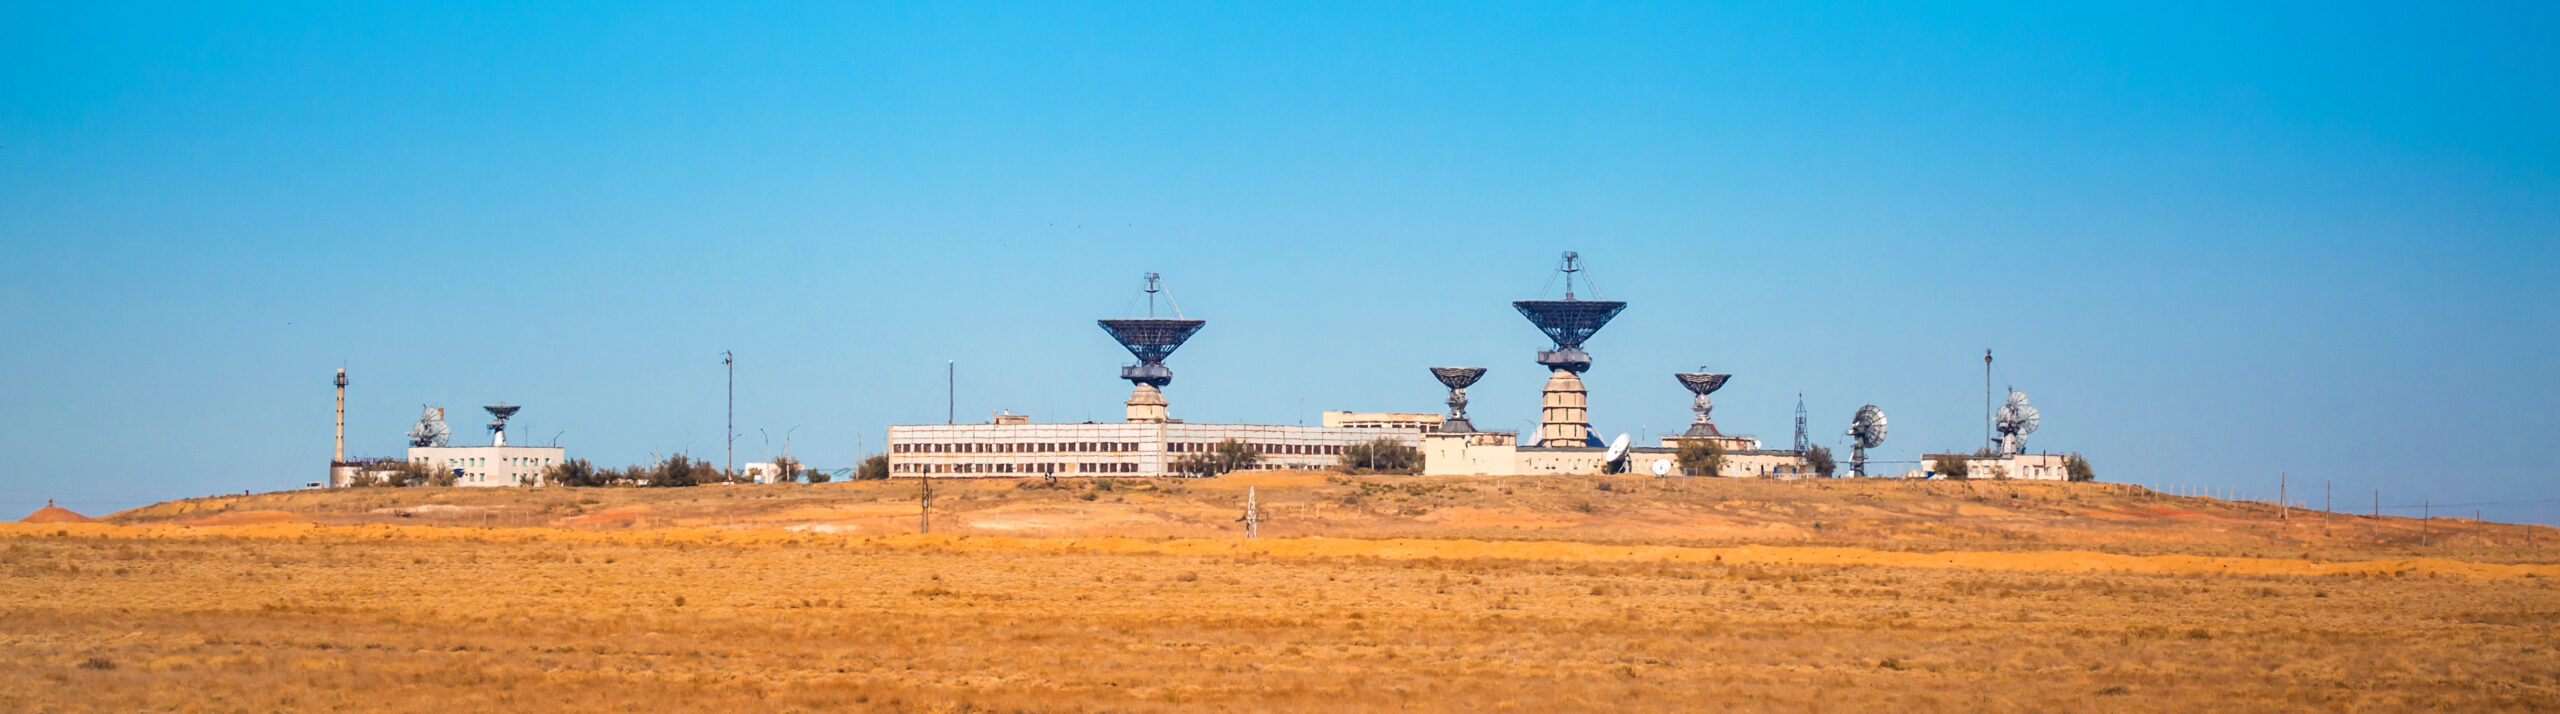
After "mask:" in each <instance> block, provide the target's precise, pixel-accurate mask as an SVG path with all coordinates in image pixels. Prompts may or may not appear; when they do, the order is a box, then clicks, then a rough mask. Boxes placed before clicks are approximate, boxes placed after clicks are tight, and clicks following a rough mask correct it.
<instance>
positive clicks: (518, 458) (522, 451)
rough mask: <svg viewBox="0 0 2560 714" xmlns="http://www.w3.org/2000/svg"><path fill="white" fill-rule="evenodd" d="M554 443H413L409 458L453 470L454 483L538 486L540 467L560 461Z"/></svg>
mask: <svg viewBox="0 0 2560 714" xmlns="http://www.w3.org/2000/svg"><path fill="white" fill-rule="evenodd" d="M564 454H565V451H564V450H563V449H561V448H560V447H557V446H413V447H409V461H410V462H411V463H416V464H420V465H424V466H426V467H427V468H430V469H434V470H436V471H437V472H438V473H449V474H453V485H456V486H540V485H542V470H543V469H544V468H546V467H549V466H551V465H552V464H557V463H560V460H561V459H562V458H563V455H564Z"/></svg>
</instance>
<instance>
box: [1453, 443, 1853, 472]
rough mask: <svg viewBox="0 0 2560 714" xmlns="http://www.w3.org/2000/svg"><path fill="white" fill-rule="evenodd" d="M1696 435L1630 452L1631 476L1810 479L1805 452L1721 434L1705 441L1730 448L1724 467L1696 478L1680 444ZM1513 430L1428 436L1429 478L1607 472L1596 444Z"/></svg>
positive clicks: (1633, 449) (1628, 457)
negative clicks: (1538, 440)
mask: <svg viewBox="0 0 2560 714" xmlns="http://www.w3.org/2000/svg"><path fill="white" fill-rule="evenodd" d="M1691 438H1692V437H1685V436H1666V437H1663V438H1662V445H1661V446H1658V447H1642V446H1639V447H1634V448H1630V449H1627V456H1626V472H1627V473H1630V474H1639V475H1646V476H1650V475H1653V464H1654V462H1657V461H1659V462H1662V463H1663V464H1664V465H1665V467H1666V470H1667V472H1668V473H1666V474H1664V475H1666V476H1691V475H1700V476H1707V475H1712V476H1724V477H1729V478H1742V477H1758V478H1799V477H1803V476H1807V475H1811V474H1809V473H1807V469H1806V467H1805V460H1804V455H1803V454H1798V453H1796V452H1793V451H1781V450H1770V449H1762V448H1760V440H1758V439H1753V438H1751V437H1747V436H1715V437H1707V438H1705V439H1704V440H1709V441H1714V442H1716V444H1717V445H1718V446H1721V447H1724V465H1723V467H1722V468H1720V469H1718V472H1717V473H1714V474H1690V473H1688V470H1687V469H1685V468H1682V467H1681V465H1680V446H1681V444H1682V442H1683V441H1686V440H1689V439H1691ZM1519 442H1520V438H1519V436H1518V435H1516V434H1511V433H1508V432H1478V433H1472V434H1439V433H1433V434H1424V435H1422V473H1423V474H1424V475H1427V476H1509V475H1522V474H1598V473H1603V472H1604V471H1605V470H1606V469H1605V468H1604V467H1605V464H1603V463H1602V457H1605V456H1607V455H1608V454H1607V452H1608V450H1607V449H1604V448H1600V447H1591V446H1521V445H1520V443H1519Z"/></svg>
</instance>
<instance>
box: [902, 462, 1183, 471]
mask: <svg viewBox="0 0 2560 714" xmlns="http://www.w3.org/2000/svg"><path fill="white" fill-rule="evenodd" d="M889 470H891V471H895V472H898V473H909V474H1133V473H1137V472H1138V465H1137V464H1095V463H1066V464H891V465H890V466H889Z"/></svg>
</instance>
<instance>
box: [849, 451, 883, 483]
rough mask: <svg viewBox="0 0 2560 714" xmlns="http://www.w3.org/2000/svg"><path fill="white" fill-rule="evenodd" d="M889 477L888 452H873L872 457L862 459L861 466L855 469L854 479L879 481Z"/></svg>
mask: <svg viewBox="0 0 2560 714" xmlns="http://www.w3.org/2000/svg"><path fill="white" fill-rule="evenodd" d="M888 477H889V455H888V454H872V455H871V458H867V459H863V460H862V466H861V467H859V468H856V469H854V470H853V479H854V480H856V481H878V480H881V479H885V478H888Z"/></svg>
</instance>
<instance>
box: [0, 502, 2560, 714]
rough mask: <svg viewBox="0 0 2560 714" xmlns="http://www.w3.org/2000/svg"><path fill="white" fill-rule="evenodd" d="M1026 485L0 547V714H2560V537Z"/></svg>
mask: <svg viewBox="0 0 2560 714" xmlns="http://www.w3.org/2000/svg"><path fill="white" fill-rule="evenodd" d="M1604 483H1607V484H1610V489H1609V490H1605V491H1604V490H1600V486H1599V485H1600V484H1604ZM1246 485H1252V486H1255V487H1256V488H1257V489H1258V490H1259V491H1260V496H1261V498H1262V500H1263V502H1264V503H1265V504H1266V505H1272V506H1274V507H1273V509H1272V510H1273V513H1274V516H1275V518H1276V520H1274V521H1273V522H1272V524H1271V525H1269V526H1267V527H1266V530H1265V536H1266V537H1264V538H1260V539H1254V540H1246V539H1243V538H1240V537H1239V535H1240V533H1239V526H1238V525H1237V524H1235V523H1233V520H1234V518H1235V514H1236V509H1235V508H1234V506H1235V505H1238V504H1240V502H1241V495H1240V494H1241V491H1242V489H1243V487H1244V486H1246ZM1020 486H1021V484H1017V483H1015V482H1010V481H1006V482H993V481H990V482H978V483H972V484H965V485H950V486H940V487H937V497H936V499H935V511H936V516H935V517H936V521H935V526H934V530H935V532H934V534H932V535H919V534H915V533H914V532H913V531H914V530H915V526H916V520H915V508H916V506H917V503H916V501H915V493H914V489H915V485H914V484H913V483H912V482H906V483H902V484H900V483H892V484H877V483H874V484H855V485H838V484H829V485H822V486H795V487H732V488H726V489H719V488H697V489H669V490H643V489H582V490H565V489H535V490H525V491H503V492H485V491H466V490H454V489H417V490H372V491H368V490H356V491H345V492H339V493H328V494H314V493H292V494H275V495H267V496H251V497H236V498H223V499H198V500H192V501H182V502H172V503H169V504H161V505H159V506H153V507H149V508H145V509H137V510H136V511H133V512H128V513H124V514H117V515H115V516H112V517H109V518H106V519H103V520H102V522H100V523H92V524H47V525H34V524H23V525H22V524H0V710H6V711H145V710H148V711H164V710H165V711H333V710H336V711H435V712H452V711H555V710H556V711H648V712H660V711H1174V710H1184V711H1187V710H1228V711H1258V710H1323V711H1370V710H1406V709H1421V710H1467V711H1553V710H1606V711H1674V710H1677V711H1691V710H1702V709H1730V710H1743V711H1901V710H1923V711H1935V710H1965V711H2407V710H2419V709H2436V710H2447V711H2504V710H2551V709H2555V708H2560V651H2555V649H2554V648H2555V647H2560V585H2556V584H2555V583H2560V565H2555V564H2554V563H2555V561H2560V558H2554V557H2553V556H2552V552H2551V551H2550V550H2548V549H2547V548H2548V547H2549V546H2550V545H2551V543H2550V541H2551V540H2552V539H2554V538H2555V534H2554V533H2553V529H2549V528H2542V529H2538V530H2537V531H2534V532H2532V534H2531V535H2530V536H2528V535H2527V531H2525V530H2524V529H2522V528H2520V527H2517V526H2506V525H2497V524H2474V523H2468V522H2455V523H2447V522H2444V521H2441V520H2439V521H2437V522H2433V523H2426V524H2418V523H2414V522H2408V521H2407V520H2406V519H2381V520H2374V519H2362V518H2349V517H2343V516H2332V517H2329V518H2328V522H2327V523H2326V524H2325V525H2323V524H2322V517H2321V516H2320V515H2319V514H2300V513H2297V514H2294V518H2292V519H2291V520H2284V521H2279V520H2276V519H2275V518H2274V517H2273V515H2272V510H2269V511H2268V513H2267V514H2260V513H2259V511H2260V510H2261V509H2272V507H2265V506H2260V505H2256V504H2227V503H2221V502H2210V501H2204V500H2202V499H2163V498H2159V497H2156V496H2152V495H2147V494H2142V493H2138V492H2135V491H2134V490H2132V489H2127V488H2125V487H2122V486H2109V485H2103V484H2078V485H2073V484H2043V485H2037V484H2007V483H1977V484H1944V483H1928V484H1915V483H1894V482H1868V483H1797V484H1779V483H1769V482H1732V481H1704V480H1701V481H1684V482H1671V483H1666V482H1657V481H1650V480H1642V479H1627V480H1622V481H1617V482H1610V481H1604V480H1599V479H1575V478H1547V479H1509V480H1505V479H1458V480H1435V479H1395V478H1373V479H1330V480H1328V479H1327V478H1325V477H1323V476H1320V475H1276V476H1255V477H1248V478H1238V479H1217V480H1212V481H1190V482H1165V483H1156V484H1150V483H1144V482H1121V483H1118V484H1115V485H1113V486H1112V487H1111V488H1110V489H1109V490H1098V489H1096V488H1095V487H1094V485H1092V484H1069V485H1068V486H1067V487H1065V488H1059V489H1046V488H1022V487H1020ZM1505 489H1508V490H1509V491H1510V493H1503V490H1505ZM1088 494H1091V495H1092V496H1093V498H1092V499H1090V500H1087V499H1086V498H1085V496H1086V495H1088ZM2013 494H2014V495H2013ZM1231 496H1232V498H1231ZM1435 516H1437V518H1436V519H1435ZM1816 522H1820V523H1822V526H1821V527H1820V528H1819V529H1816V528H1815V527H1814V525H1813V524H1814V523H1816ZM1684 523H1685V524H1688V525H1689V526H1690V527H1689V528H1686V529H1683V528H1682V527H1681V526H1682V525H1683V524H1684ZM2528 537H2530V538H2533V539H2535V540H2534V541H2532V544H2530V545H2529V544H2528V543H2527V541H2526V540H2525V539H2526V538H2528ZM2421 539H2423V540H2424V543H2421V542H2420V541H2421Z"/></svg>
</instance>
